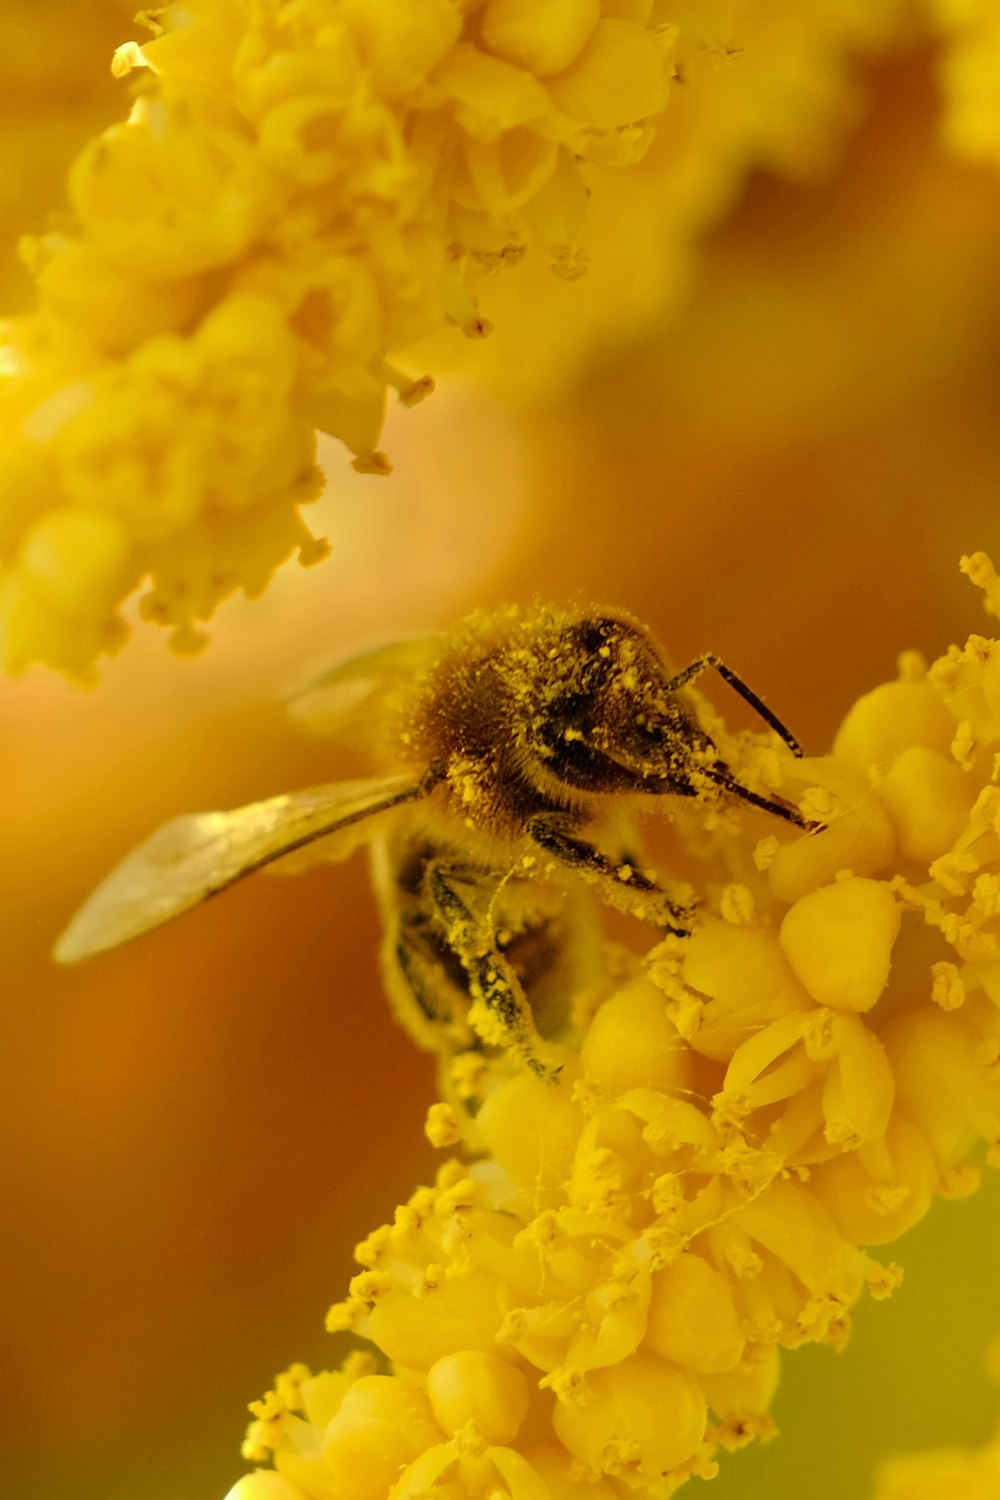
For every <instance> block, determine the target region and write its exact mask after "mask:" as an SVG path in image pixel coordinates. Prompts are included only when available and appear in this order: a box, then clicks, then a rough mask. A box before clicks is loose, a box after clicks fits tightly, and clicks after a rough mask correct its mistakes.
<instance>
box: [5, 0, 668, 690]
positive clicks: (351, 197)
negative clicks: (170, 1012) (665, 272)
mask: <svg viewBox="0 0 1000 1500" xmlns="http://www.w3.org/2000/svg"><path fill="white" fill-rule="evenodd" d="M153 24H154V26H155V29H156V31H157V32H158V33H159V34H158V35H157V36H156V37H155V38H154V39H153V40H152V41H150V42H148V43H146V44H145V45H143V46H141V47H140V46H138V45H136V44H135V43H130V44H127V45H126V46H124V47H122V48H120V49H119V51H118V54H117V55H116V70H117V71H118V72H119V74H122V75H125V74H128V73H131V74H132V76H133V78H134V80H135V83H136V100H135V104H134V107H133V109H132V112H131V115H130V116H129V119H128V121H127V122H126V123H124V124H121V125H116V126H114V127H112V128H111V129H109V130H107V131H105V132H104V133H103V135H101V136H100V137H99V138H98V139H96V140H95V141H93V142H92V143H91V144H90V145H89V146H87V148H86V149H85V150H84V151H83V152H82V154H81V155H80V156H79V157H78V159H77V161H76V162H75V164H74V166H73V168H72V171H71V174H70V179H69V195H70V206H71V210H72V215H71V221H70V227H69V228H67V229H65V230H59V231H56V232H53V233H50V234H48V235H45V236H44V237H42V238H41V239H40V240H38V241H35V242H33V243H31V244H29V245H28V246H27V247H26V254H27V256H28V258H29V262H30V264H31V267H32V269H33V271H34V274H35V276H36V279H37V283H38V290H39V295H40V308H39V311H38V313H37V314H36V315H35V316H33V317H31V318H27V319H25V320H22V321H18V322H14V323H12V324H11V325H9V326H8V329H7V336H6V343H5V347H3V349H2V350H0V363H2V369H3V373H4V376H5V378H4V380H3V383H2V386H0V613H2V616H3V618H4V619H5V621H6V643H5V650H4V656H5V660H6V663H7V666H8V668H10V669H13V670H17V669H18V668H21V667H23V666H24V665H26V664H27V663H29V662H31V661H33V660H39V659H40V660H43V661H47V662H49V663H51V664H53V665H55V666H57V667H59V668H61V669H63V670H66V671H69V672H72V673H78V674H82V673H86V672H87V671H88V670H89V669H90V668H91V666H92V663H93V661H94V658H95V657H96V656H97V655H98V653H100V652H101V651H102V650H110V649H113V648H114V646H115V645H116V643H117V642H118V640H119V639H120V637H121V634H122V625H121V622H120V617H119V616H118V613H117V610H118V605H119V604H120V602H121V600H122V599H123V598H124V597H125V596H126V595H127V594H128V593H129V592H130V591H131V590H132V589H134V588H135V587H136V586H137V585H138V584H139V583H140V582H141V581H142V580H143V579H144V578H145V577H147V576H151V579H152V586H151V588H150V591H149V592H148V593H147V594H146V595H145V598H144V599H143V601H142V602H143V612H144V614H145V615H146V616H147V617H149V618H153V619H157V620H160V621H162V622H164V623H168V624H170V625H172V626H174V627H175V637H174V643H175V645H177V646H178V647H179V648H180V649H182V650H192V649H196V648H197V646H198V644H199V642H200V638H201V637H200V633H199V632H198V630H197V629H196V628H195V622H196V621H198V620H202V619H205V618H207V617H208V616H209V614H210V613H211V611H212V609H213V607H214V606H215V604H216V603H217V602H218V601H219V600H220V599H221V598H223V597H224V596H225V595H226V594H228V593H230V592H231V591H232V590H233V589H234V588H236V587H242V588H243V589H244V590H245V591H246V592H247V593H249V594H253V593H256V592H258V591H259V590H260V589H261V588H262V587H263V585H264V583H265V582H266V580H267V578H268V576H269V575H270V573H271V571H272V570H273V568H274V567H275V566H276V565H277V563H278V562H280V561H281V560H282V559H283V558H285V557H287V556H288V555H289V554H290V553H291V552H292V551H293V550H294V549H295V548H296V547H297V548H298V549H299V554H300V557H301V559H302V561H304V562H310V561H312V560H314V559H315V558H317V557H319V556H321V555H322V552H323V550H324V549H323V547H322V545H321V544H318V543H316V542H315V541H313V540H312V538H311V537H310V536H309V534H308V532H307V531H306V529H305V527H304V525H303V523H302V521H301V519H300V518H299V516H298V513H297V509H296V507H297V506H298V504H299V503H301V502H302V501H305V500H309V499H311V498H312V497H314V496H315V494H316V493H317V492H318V489H319V484H320V479H319V475H318V471H317V470H316V467H315V463H314V428H315V427H319V428H321V429H322V430H323V431H325V432H328V433H331V434H333V435H335V436H336V437H338V438H341V439H342V440H343V441H344V442H345V443H346V444H347V445H348V447H349V448H350V449H352V450H353V452H354V453H355V455H356V459H355V463H356V465H357V466H358V467H360V468H361V469H363V470H368V471H373V472H385V471H386V469H387V467H388V465H387V461H386V459H385V457H384V455H383V454H382V453H380V452H379V450H378V440H379V433H380V430H381V425H382V420H383V415H384V408H385V400H386V392H387V390H388V389H392V388H395V389H396V390H397V391H398V393H399V395H400V396H401V398H402V399H403V400H404V401H405V402H412V401H415V400H417V399H419V397H420V396H421V395H423V394H425V393H426V391H427V389H428V388H429V382H427V381H426V380H424V381H420V380H417V381H414V380H412V379H410V378H409V377H407V376H406V375H404V374H402V373H401V372H400V371H398V370H397V369H395V368H394V367H393V366H392V365H391V364H389V363H388V362H387V359H386V351H387V350H392V349H395V348H400V347H402V346H405V345H408V344H411V343H412V342H413V341H414V340H415V339H417V338H419V337H420V336H422V335H423V334H426V333H428V332H429V331H432V330H434V329H436V328H438V327H439V326H440V325H441V324H442V323H444V322H451V323H454V324H457V325H459V326H460V327H461V328H463V329H464V331H465V332H466V333H467V334H470V335H472V336H476V335H479V334H482V333H483V332H485V331H486V330H485V325H484V323H483V321H482V319H481V318H480V317H479V314H478V312H477V309H476V306H475V304H474V302H473V300H472V297H471V296H470V294H469V292H468V290H467V288H466V273H467V269H468V267H469V266H470V265H472V264H476V265H480V266H482V265H487V266H490V267H499V266H500V265H502V264H504V263H505V262H510V261H513V260H516V259H517V258H518V257H519V256H520V255H521V254H522V253H523V250H524V247H525V245H526V244H527V243H529V242H533V243H534V244H536V245H540V246H542V247H544V249H545V251H546V253H547V255H548V257H549V258H550V260H551V261H552V263H553V264H554V266H555V267H556V269H560V270H562V271H564V272H565V273H567V274H575V273H576V272H577V271H578V270H579V269H580V263H579V258H578V253H577V247H578V239H579V231H580V226H581V223H582V219H583V215H584V208H585V200H586V189H585V185H584V180H583V177H582V175H581V163H583V164H586V163H588V162H600V163H603V164H609V163H628V162H632V161H635V160H636V159H638V157H640V156H641V155H642V153H643V151H644V150H645V149H646V147H647V145H648V143H649V140H650V138H651V135H652V121H653V119H654V118H655V117H656V116H657V115H658V114H659V113H660V111H661V110H662V109H663V107H664V105H665V103H666V98H667V89H668V82H669V78H670V75H671V61H670V58H671V50H672V45H673V36H674V32H673V29H672V28H671V27H669V26H666V25H663V24H661V23H660V20H659V18H658V16H657V14H656V11H655V7H654V4H653V0H190V3H189V4H185V5H183V6H181V5H177V6H169V7H167V8H166V9H165V10H163V11H161V12H159V13H158V14H157V17H156V20H155V22H154V23H153Z"/></svg>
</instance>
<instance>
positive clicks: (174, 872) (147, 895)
mask: <svg viewBox="0 0 1000 1500" xmlns="http://www.w3.org/2000/svg"><path fill="white" fill-rule="evenodd" d="M437 779H438V778H437V775H436V774H435V773H434V771H430V772H428V773H426V774H425V775H424V776H417V775H415V774H414V773H412V772H410V773H408V774H406V775H403V776H393V777H384V778H379V779H377V780H373V781H345V782H340V783H338V784H335V785H331V786H318V787H309V788H307V789H306V790H304V791H300V792H288V793H285V794H283V795H282V796H279V797H268V798H266V799H265V800H264V801H263V802H251V803H250V804H249V805H248V806H247V807H239V808H236V809H235V810H234V811H232V812H209V813H193V814H191V815H189V816H187V817H181V818H172V819H171V820H170V822H169V823H164V824H163V826H162V828H158V829H157V831H156V832H155V833H154V834H152V836H151V837H150V838H148V839H147V840H146V841H145V843H143V844H140V845H139V847H138V848H137V849H134V850H133V851H132V853H131V854H129V855H127V856H126V858H125V859H124V860H123V861H122V862H121V864H120V865H118V866H117V867H116V868H115V869H114V870H112V872H111V874H110V875H109V876H108V877H107V879H106V880H104V881H102V883H101V884H100V885H99V886H98V887H97V889H96V890H95V891H94V892H93V893H92V894H91V895H90V896H89V897H88V899H87V900H86V901H85V902H84V904H83V906H82V907H81V908H80V910H79V911H78V912H77V913H76V916H75V917H74V918H73V919H72V921H71V922H70V924H69V926H68V927H67V928H66V930H65V932H64V933H63V934H62V935H61V937H60V938H59V940H58V941H57V943H56V945H55V948H54V949H53V956H54V958H55V959H56V960H57V961H58V962H59V963H62V964H72V963H77V962H79V960H80V959H83V958H89V957H90V956H91V955H92V954H95V953H101V952H103V951H104V950H105V949H106V948H115V947H117V946H118V945H119V944H120V943H125V942H128V941H129V939H130V938H134V937H138V936H139V935H140V934H141V933H143V932H149V931H150V930H151V929H152V928H154V927H159V926H160V925H161V923H163V922H168V921H170V919H171V918H172V917H176V916H179V915H180V914H181V913H182V912H185V911H188V910H189V909H190V908H191V907H193V906H197V905H198V904H199V903H200V902H202V901H206V900H207V899H208V898H209V897H210V896H215V895H217V894H218V893H219V892H220V891H223V890H225V889H226V887H227V886H230V885H233V884H234V883H235V882H236V881H237V880H241V879H242V878H243V876H244V875H250V874H252V873H253V872H254V871H255V870H259V869H261V868H262V866H264V865H267V864H270V863H271V861H272V860H276V859H280V858H281V856H282V855H284V854H289V853H291V852H292V851H293V850H295V849H300V848H302V846H303V845H304V844H308V843H311V842H312V841H313V840H315V839H320V838H323V837H324V836H325V835H328V834H331V833H335V832H337V831H338V830H339V829H341V828H347V827H349V826H350V825H351V824H353V823H357V822H360V821H361V819H363V818H369V817H372V816H373V815H374V814H375V813H379V812H385V811H387V810H388V809H389V808H391V807H396V806H399V805H400V804H401V803H404V802H415V801H417V800H418V799H419V798H420V797H423V796H425V795H426V794H427V792H429V791H430V789H431V787H432V786H433V784H434V782H435V780H437ZM345 853H346V850H345Z"/></svg>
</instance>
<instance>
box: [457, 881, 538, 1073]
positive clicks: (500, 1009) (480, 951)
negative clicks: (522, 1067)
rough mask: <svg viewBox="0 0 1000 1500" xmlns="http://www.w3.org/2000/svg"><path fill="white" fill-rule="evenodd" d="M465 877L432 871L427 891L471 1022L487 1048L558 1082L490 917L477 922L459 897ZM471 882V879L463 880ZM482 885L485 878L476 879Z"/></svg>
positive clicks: (478, 919) (481, 918)
mask: <svg viewBox="0 0 1000 1500" xmlns="http://www.w3.org/2000/svg"><path fill="white" fill-rule="evenodd" d="M462 875H463V872H461V871H459V870H457V869H454V868H451V867H449V866H448V865H444V864H437V863H435V864H432V865H431V866H429V868H428V886H429V890H430V894H431V897H432V899H433V901H434V904H435V906H436V907H437V910H438V913H439V916H440V919H441V922H442V925H443V930H444V934H445V938H446V940H447V943H448V947H449V948H450V949H451V950H452V952H453V953H454V954H455V955H456V957H457V958H458V959H459V960H460V962H461V964H462V967H463V969H464V970H465V973H466V974H467V976H468V980H469V989H470V992H471V994H472V1000H473V1005H472V1010H471V1012H470V1020H471V1022H472V1024H473V1026H474V1027H475V1029H476V1031H477V1032H478V1033H479V1035H480V1037H481V1038H482V1040H483V1041H484V1042H486V1043H487V1045H488V1046H495V1047H504V1048H507V1049H509V1050H511V1051H514V1052H518V1053H520V1055H521V1057H523V1059H524V1061H525V1063H526V1064H527V1066H528V1067H529V1068H530V1069H531V1071H532V1072H533V1073H535V1074H537V1076H538V1077H539V1078H542V1079H544V1080H546V1081H551V1080H552V1079H554V1078H555V1077H556V1076H557V1074H558V1072H559V1069H558V1068H552V1067H549V1066H547V1065H546V1064H545V1063H543V1062H542V1061H541V1058H540V1056H539V1053H540V1052H541V1051H542V1050H543V1048H544V1043H543V1041H542V1038H541V1037H540V1036H539V1034H538V1031H537V1029H536V1027H535V1020H534V1016H533V1015H532V1013H531V1006H530V1005H529V1004H528V999H527V996H526V995H525V993H524V990H523V989H522V987H521V985H520V983H519V981H518V978H517V976H516V974H515V973H514V970H513V969H512V968H511V966H510V964H509V963H508V962H507V960H506V959H505V958H504V956H503V954H502V953H501V952H500V949H499V948H498V946H497V940H496V934H495V932H494V931H493V924H492V922H491V920H490V919H489V917H477V916H476V915H475V914H474V913H473V912H472V911H470V909H469V907H468V905H467V904H466V902H465V901H464V900H463V899H462V897H461V896H460V895H459V894H458V891H457V890H456V884H457V883H458V880H459V879H461V878H462ZM465 878H466V879H467V878H468V877H467V876H465ZM478 878H479V880H482V875H481V874H480V875H479V876H478Z"/></svg>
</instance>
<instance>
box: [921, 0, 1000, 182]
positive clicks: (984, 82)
mask: <svg viewBox="0 0 1000 1500" xmlns="http://www.w3.org/2000/svg"><path fill="white" fill-rule="evenodd" d="M925 4H927V5H928V6H929V8H930V11H931V14H932V16H933V18H934V21H935V23H936V26H937V29H938V30H939V31H940V32H941V35H942V38H943V40H944V43H945V45H944V48H943V51H942V56H941V64H940V71H941V82H942V86H943V90H944V96H945V119H944V128H945V136H946V139H947V141H948V144H949V145H950V146H951V147H952V149H953V150H954V151H957V152H958V153H959V154H961V155H963V156H971V157H977V158H980V159H981V160H984V161H988V162H992V163H993V164H994V166H1000V88H998V86H997V79H998V78H1000V9H998V7H997V6H996V5H995V4H994V3H993V0H925Z"/></svg>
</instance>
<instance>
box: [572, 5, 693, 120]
mask: <svg viewBox="0 0 1000 1500" xmlns="http://www.w3.org/2000/svg"><path fill="white" fill-rule="evenodd" d="M547 82H548V88H549V93H550V94H551V96H552V100H553V102H554V103H555V106H556V108H557V109H561V110H562V111H563V112H564V113H565V114H567V115H571V116H572V118H573V119H574V120H579V121H580V122H581V124H585V125H591V126H594V127H595V128H597V129H598V130H608V129H614V128H615V126H619V125H628V124H631V123H632V122H633V121H634V120H643V119H645V118H646V117H647V116H648V115H655V114H658V113H659V111H660V110H661V109H662V108H663V107H664V105H665V104H666V102H667V63H666V57H665V56H664V52H663V47H662V45H661V43H660V42H659V41H658V39H657V38H656V37H655V36H654V35H653V33H652V32H651V31H647V30H646V29H645V28H644V27H641V26H636V25H635V24H634V23H633V22H631V21H620V20H617V19H613V20H604V21H599V22H598V23H597V25H596V26H595V28H594V30H593V32H592V33H591V36H590V40H589V41H588V42H587V45H586V46H585V47H584V49H583V51H582V52H581V53H580V55H579V56H578V57H577V59H576V61H575V62H574V63H573V64H572V66H571V67H569V68H567V69H566V70H565V72H563V73H559V74H557V75H556V76H555V77H554V78H549V79H548V80H547Z"/></svg>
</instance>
